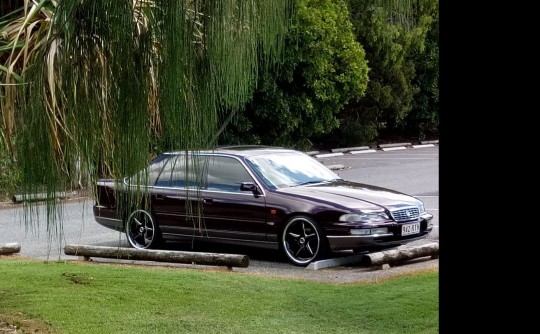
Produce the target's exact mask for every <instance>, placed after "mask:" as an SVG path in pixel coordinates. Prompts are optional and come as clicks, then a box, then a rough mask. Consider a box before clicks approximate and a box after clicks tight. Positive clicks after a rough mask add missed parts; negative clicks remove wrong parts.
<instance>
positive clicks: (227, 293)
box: [0, 257, 439, 334]
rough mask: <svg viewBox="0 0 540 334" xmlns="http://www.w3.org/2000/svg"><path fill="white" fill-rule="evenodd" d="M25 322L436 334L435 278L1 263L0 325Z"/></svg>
mask: <svg viewBox="0 0 540 334" xmlns="http://www.w3.org/2000/svg"><path fill="white" fill-rule="evenodd" d="M21 317H25V318H28V319H33V320H34V321H36V320H37V321H39V322H42V323H43V324H45V325H48V326H50V327H51V328H53V329H54V330H55V331H56V332H58V333H69V334H75V333H288V334H290V333H324V334H329V333H384V334H388V333H400V334H401V333H415V334H416V333H438V332H439V273H438V271H433V272H427V273H422V274H415V275H410V276H403V277H400V278H396V279H392V280H388V281H385V282H382V283H370V284H365V283H363V284H348V285H334V284H326V283H314V282H306V281H295V280H285V279H274V278H264V277H258V276H257V277H255V276H250V275H245V274H241V273H236V272H207V271H202V270H201V271H198V270H193V269H178V268H166V267H151V268H147V267H133V266H127V265H108V264H103V263H102V264H83V263H77V262H38V261H27V260H24V261H23V260H20V259H10V258H6V257H4V258H0V323H2V321H4V322H5V321H6V319H7V320H9V319H14V318H16V319H20V318H21ZM11 321H12V322H11V323H13V321H14V320H11ZM19 324H22V325H23V326H24V323H23V322H21V321H19Z"/></svg>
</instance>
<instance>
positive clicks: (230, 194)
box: [201, 156, 267, 242]
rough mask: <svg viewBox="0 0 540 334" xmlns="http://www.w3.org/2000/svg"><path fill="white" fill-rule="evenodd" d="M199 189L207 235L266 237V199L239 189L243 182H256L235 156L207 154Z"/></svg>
mask: <svg viewBox="0 0 540 334" xmlns="http://www.w3.org/2000/svg"><path fill="white" fill-rule="evenodd" d="M204 165H205V168H204V171H205V187H204V188H203V189H202V194H201V195H202V203H203V214H204V225H205V228H206V231H207V233H208V237H209V238H224V239H234V240H255V241H263V242H264V241H266V233H267V226H266V219H267V212H266V200H265V196H264V195H254V194H253V193H252V192H250V191H242V190H240V185H241V184H242V182H255V181H254V180H253V178H252V176H251V175H250V174H249V172H248V171H247V169H246V168H245V166H244V165H243V164H242V163H241V162H240V161H239V160H238V159H236V158H234V157H228V156H206V159H205V160H204Z"/></svg>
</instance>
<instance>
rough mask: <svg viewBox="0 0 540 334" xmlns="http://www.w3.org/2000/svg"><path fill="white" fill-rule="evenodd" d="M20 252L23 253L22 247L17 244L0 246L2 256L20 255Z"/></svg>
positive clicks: (11, 243)
mask: <svg viewBox="0 0 540 334" xmlns="http://www.w3.org/2000/svg"><path fill="white" fill-rule="evenodd" d="M20 251H21V245H19V244H18V243H16V242H10V243H7V244H0V255H6V254H13V253H19V252H20Z"/></svg>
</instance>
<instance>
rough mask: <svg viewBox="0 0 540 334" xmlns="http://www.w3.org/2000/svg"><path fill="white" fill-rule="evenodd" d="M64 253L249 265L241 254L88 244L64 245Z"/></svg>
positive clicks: (192, 262) (84, 256) (120, 258)
mask: <svg viewBox="0 0 540 334" xmlns="http://www.w3.org/2000/svg"><path fill="white" fill-rule="evenodd" d="M64 253H65V254H66V255H75V256H79V258H82V259H83V260H85V261H89V260H90V257H102V258H112V259H119V260H138V261H156V262H170V263H184V264H193V265H209V266H225V267H227V268H232V267H242V268H247V267H248V266H249V257H248V256H247V255H241V254H225V253H204V252H186V251H170V250H158V249H137V248H127V247H107V246H89V245H66V246H65V247H64Z"/></svg>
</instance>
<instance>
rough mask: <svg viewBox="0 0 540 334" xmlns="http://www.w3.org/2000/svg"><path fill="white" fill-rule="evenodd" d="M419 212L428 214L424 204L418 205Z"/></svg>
mask: <svg viewBox="0 0 540 334" xmlns="http://www.w3.org/2000/svg"><path fill="white" fill-rule="evenodd" d="M418 211H419V212H420V213H424V212H426V208H424V203H420V204H419V205H418Z"/></svg>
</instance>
